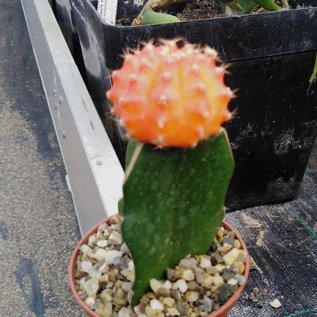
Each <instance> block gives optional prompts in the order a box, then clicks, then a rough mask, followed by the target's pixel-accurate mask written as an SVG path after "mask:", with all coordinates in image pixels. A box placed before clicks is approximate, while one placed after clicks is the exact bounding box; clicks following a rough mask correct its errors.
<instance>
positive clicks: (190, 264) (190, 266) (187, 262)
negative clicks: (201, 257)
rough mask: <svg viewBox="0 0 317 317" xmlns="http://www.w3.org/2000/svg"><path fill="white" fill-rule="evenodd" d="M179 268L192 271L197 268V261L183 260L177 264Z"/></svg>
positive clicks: (193, 259) (191, 259) (192, 259)
mask: <svg viewBox="0 0 317 317" xmlns="http://www.w3.org/2000/svg"><path fill="white" fill-rule="evenodd" d="M179 266H182V267H184V268H185V269H194V268H195V267H196V266H197V260H196V259H195V258H192V257H191V258H185V259H182V260H181V261H180V262H179Z"/></svg>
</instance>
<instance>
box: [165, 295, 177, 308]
mask: <svg viewBox="0 0 317 317" xmlns="http://www.w3.org/2000/svg"><path fill="white" fill-rule="evenodd" d="M163 303H164V305H166V306H169V307H172V306H173V305H174V303H175V299H174V298H172V297H165V298H164V299H163Z"/></svg>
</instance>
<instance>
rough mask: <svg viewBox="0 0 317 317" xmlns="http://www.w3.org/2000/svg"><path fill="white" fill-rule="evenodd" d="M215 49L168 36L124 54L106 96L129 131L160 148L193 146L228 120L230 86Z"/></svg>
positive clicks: (137, 137) (216, 131) (213, 133)
mask: <svg viewBox="0 0 317 317" xmlns="http://www.w3.org/2000/svg"><path fill="white" fill-rule="evenodd" d="M216 61H217V53H216V51H215V50H213V49H211V48H210V47H203V48H200V47H198V46H195V45H192V44H189V43H186V44H184V45H183V46H182V47H179V46H178V45H177V41H174V40H165V41H163V42H162V43H161V45H158V46H154V45H153V44H152V43H148V44H146V45H145V46H144V47H143V48H142V49H141V50H138V51H135V52H134V54H126V56H125V60H124V63H123V66H122V68H121V69H120V70H118V71H114V72H113V74H112V81H113V87H112V88H111V90H110V91H109V92H108V93H107V97H108V98H109V99H110V100H111V101H112V102H113V105H114V107H113V113H114V115H115V116H117V117H118V118H120V122H121V124H123V125H124V127H125V129H126V130H127V133H128V135H129V136H130V137H131V138H134V139H137V140H139V141H141V142H145V143H152V144H155V145H157V146H158V147H190V146H191V147H193V146H195V145H196V144H197V143H198V142H199V140H203V139H207V138H208V137H210V136H213V135H216V134H218V133H219V131H220V127H221V124H222V123H223V122H225V121H227V120H229V119H230V112H229V111H228V103H229V101H230V99H231V97H232V92H231V90H230V89H229V88H228V87H226V86H225V85H224V82H223V79H224V73H225V69H224V68H223V67H220V66H217V65H216Z"/></svg>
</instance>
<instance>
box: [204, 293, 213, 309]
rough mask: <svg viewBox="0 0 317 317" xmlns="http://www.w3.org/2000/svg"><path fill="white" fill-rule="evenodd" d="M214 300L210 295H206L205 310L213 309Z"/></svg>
mask: <svg viewBox="0 0 317 317" xmlns="http://www.w3.org/2000/svg"><path fill="white" fill-rule="evenodd" d="M212 306H213V300H212V299H211V298H209V297H208V296H204V300H203V311H204V312H207V313H210V312H211V311H212Z"/></svg>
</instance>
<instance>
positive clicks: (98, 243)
mask: <svg viewBox="0 0 317 317" xmlns="http://www.w3.org/2000/svg"><path fill="white" fill-rule="evenodd" d="M97 246H98V247H100V248H105V247H106V246H108V241H107V240H99V241H98V242H97Z"/></svg>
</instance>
